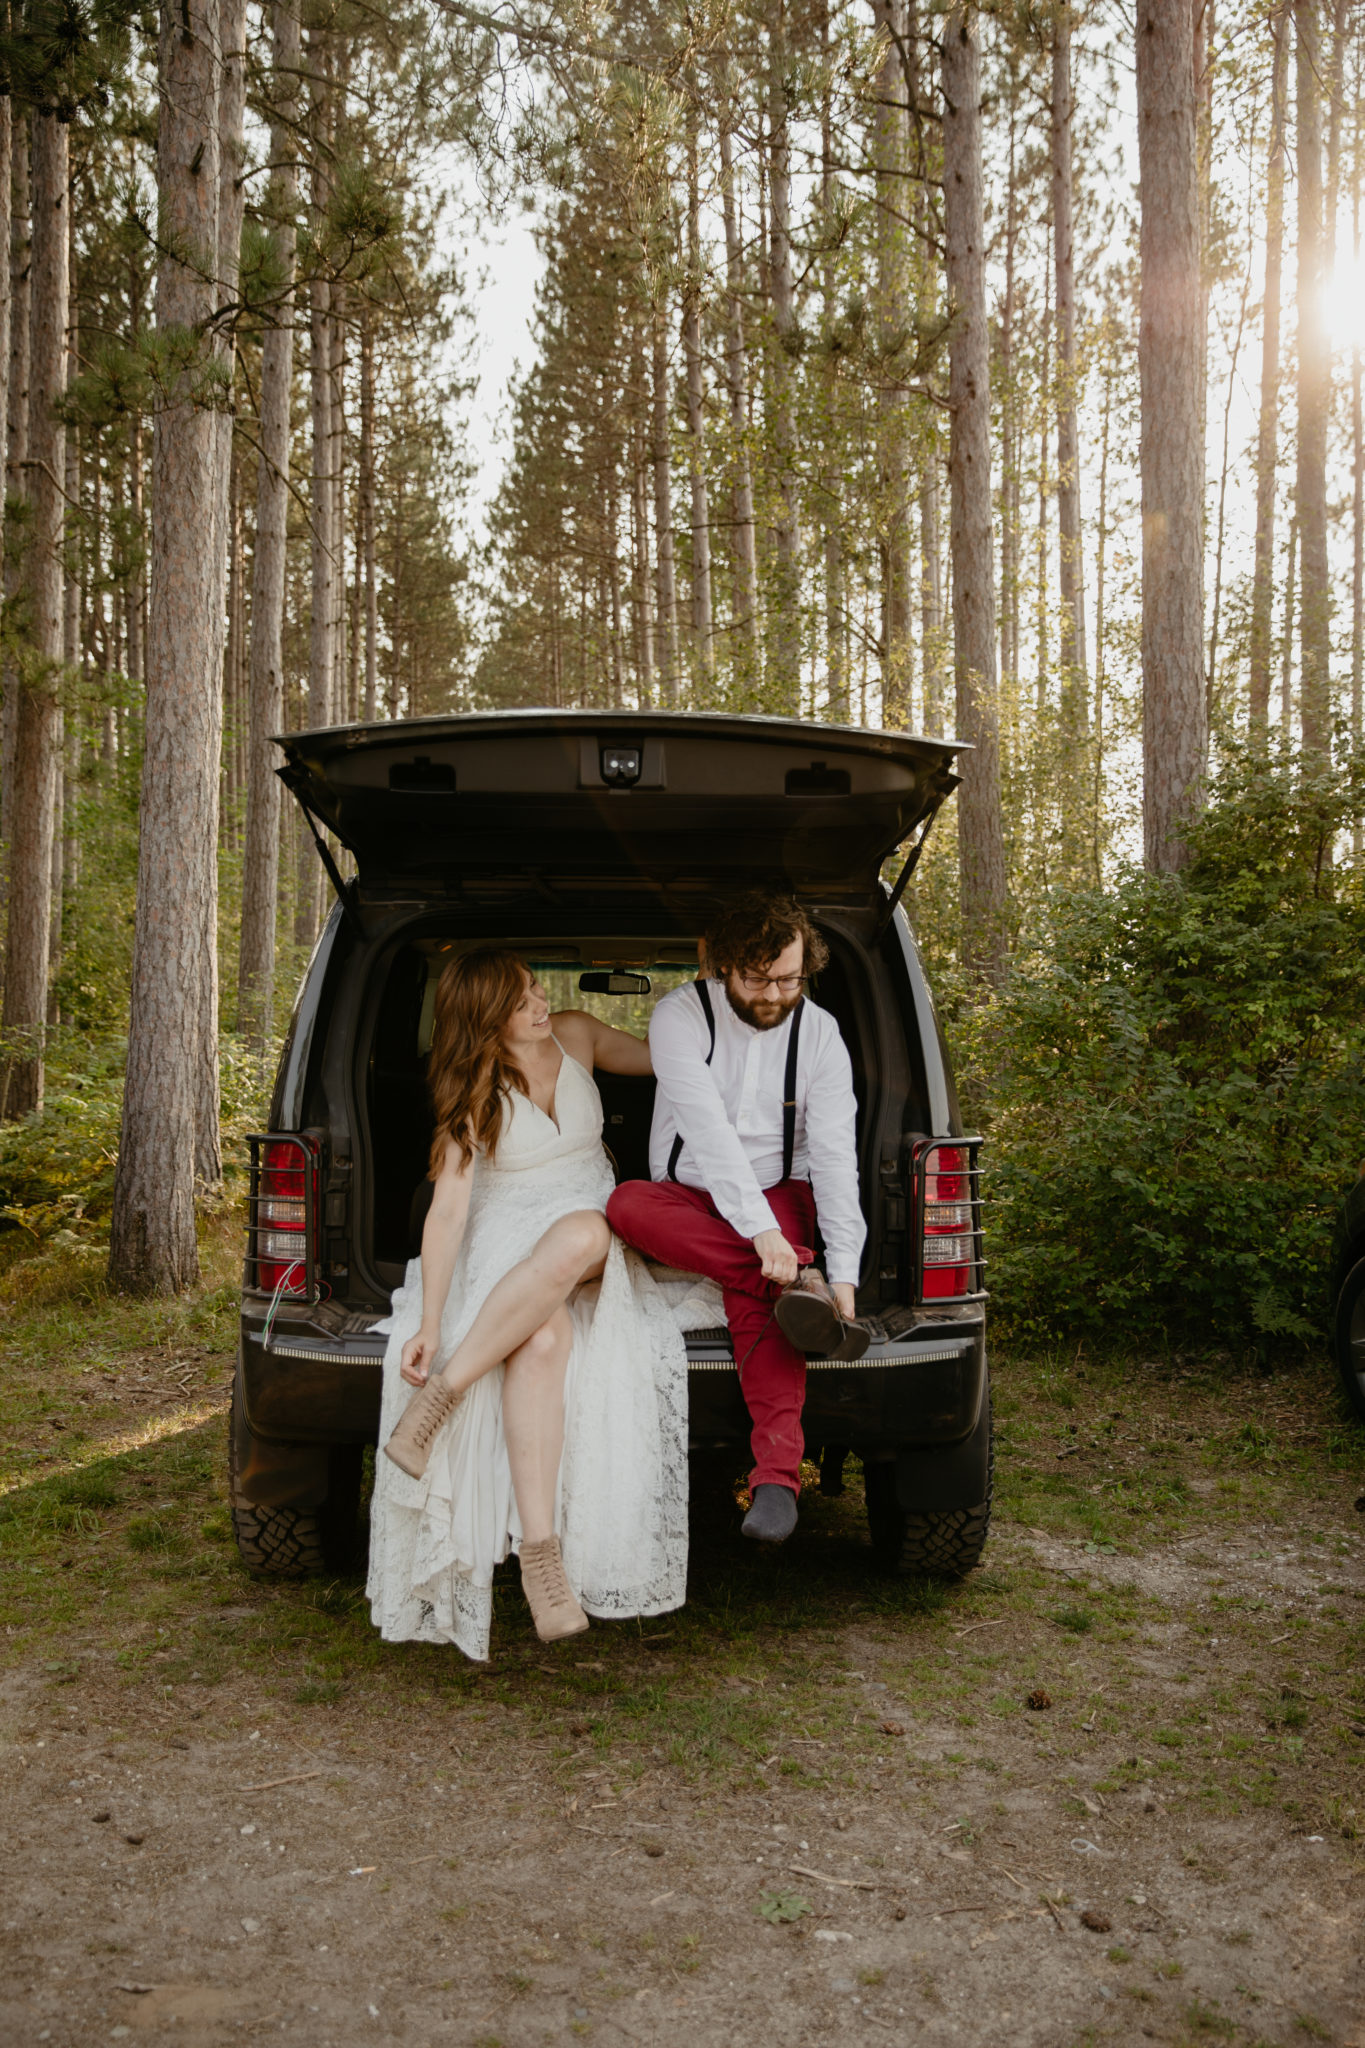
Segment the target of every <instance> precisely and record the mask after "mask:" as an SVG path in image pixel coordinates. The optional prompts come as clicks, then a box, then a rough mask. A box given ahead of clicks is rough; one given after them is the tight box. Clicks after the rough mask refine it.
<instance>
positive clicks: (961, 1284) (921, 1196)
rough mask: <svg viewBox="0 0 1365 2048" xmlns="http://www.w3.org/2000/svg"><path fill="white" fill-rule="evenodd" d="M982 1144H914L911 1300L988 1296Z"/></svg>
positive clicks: (957, 1140) (969, 1140) (971, 1140)
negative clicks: (984, 1237)
mask: <svg viewBox="0 0 1365 2048" xmlns="http://www.w3.org/2000/svg"><path fill="white" fill-rule="evenodd" d="M982 1143H983V1141H982V1139H981V1138H979V1137H951V1138H922V1137H921V1138H914V1139H912V1140H911V1141H910V1149H909V1159H908V1161H907V1169H908V1171H907V1177H908V1181H909V1188H908V1192H909V1196H910V1215H911V1227H910V1258H911V1298H912V1300H914V1301H915V1302H917V1303H924V1304H926V1305H927V1304H930V1303H936V1302H943V1303H944V1304H947V1303H949V1302H968V1301H981V1300H984V1298H985V1293H986V1288H985V1266H986V1260H985V1253H984V1250H983V1246H982V1232H981V1146H982Z"/></svg>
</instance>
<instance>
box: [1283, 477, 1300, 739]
mask: <svg viewBox="0 0 1365 2048" xmlns="http://www.w3.org/2000/svg"><path fill="white" fill-rule="evenodd" d="M1298 578H1299V515H1298V513H1297V512H1295V513H1294V514H1293V516H1292V517H1291V519H1290V521H1289V546H1288V548H1287V549H1286V550H1285V570H1284V631H1283V632H1282V634H1281V635H1280V745H1281V747H1282V748H1283V749H1284V750H1285V751H1288V749H1289V748H1290V747H1292V746H1293V744H1294V599H1295V596H1296V594H1297V592H1298V587H1299V582H1298Z"/></svg>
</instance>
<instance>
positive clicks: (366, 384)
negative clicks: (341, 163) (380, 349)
mask: <svg viewBox="0 0 1365 2048" xmlns="http://www.w3.org/2000/svg"><path fill="white" fill-rule="evenodd" d="M359 510H360V552H361V555H362V557H363V566H364V575H365V717H366V719H367V720H373V719H375V718H377V717H378V715H379V586H378V582H377V580H376V573H375V544H374V312H373V308H372V306H371V304H370V301H369V300H368V299H364V298H363V299H362V300H361V302H360V506H359Z"/></svg>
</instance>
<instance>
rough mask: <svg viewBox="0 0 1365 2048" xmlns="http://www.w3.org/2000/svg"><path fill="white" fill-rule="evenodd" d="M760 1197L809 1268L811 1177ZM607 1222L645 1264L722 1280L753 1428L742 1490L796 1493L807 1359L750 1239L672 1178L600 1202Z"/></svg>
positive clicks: (631, 1183)
mask: <svg viewBox="0 0 1365 2048" xmlns="http://www.w3.org/2000/svg"><path fill="white" fill-rule="evenodd" d="M765 1192H766V1194H767V1198H768V1202H769V1205H770V1207H771V1209H772V1212H773V1214H774V1216H776V1218H777V1222H778V1227H779V1228H780V1230H781V1231H782V1234H783V1236H784V1237H785V1238H786V1240H787V1242H788V1244H790V1245H791V1247H792V1249H793V1250H794V1251H795V1253H796V1256H797V1258H798V1259H799V1260H800V1261H801V1263H802V1265H803V1266H808V1265H809V1264H810V1263H811V1260H812V1258H813V1256H814V1254H813V1253H812V1251H811V1249H810V1244H811V1239H812V1237H813V1235H814V1230H815V1197H814V1195H813V1194H812V1193H811V1189H810V1183H809V1181H804V1180H784V1181H782V1182H780V1183H779V1185H778V1186H777V1187H775V1188H768V1189H766V1190H765ZM607 1221H608V1223H610V1225H611V1227H612V1229H613V1230H614V1231H615V1232H616V1235H617V1236H618V1237H619V1238H622V1239H623V1240H624V1241H625V1243H626V1244H628V1245H631V1246H633V1247H634V1249H635V1250H636V1251H637V1252H643V1253H644V1255H645V1257H646V1258H647V1259H658V1260H660V1261H661V1262H662V1263H663V1264H664V1265H666V1266H677V1267H679V1268H680V1269H681V1271H683V1272H684V1273H704V1274H705V1275H706V1277H707V1279H708V1280H718V1281H719V1282H720V1285H721V1288H722V1289H723V1291H724V1295H725V1320H726V1322H727V1323H728V1324H729V1326H730V1339H731V1342H732V1343H733V1345H734V1349H735V1363H736V1365H737V1366H738V1367H739V1384H740V1388H741V1390H742V1392H743V1394H744V1400H745V1405H746V1406H747V1408H748V1410H749V1415H750V1418H751V1420H752V1422H753V1425H754V1426H753V1433H752V1435H751V1437H750V1439H749V1441H750V1446H751V1448H752V1450H753V1454H754V1469H753V1471H752V1472H751V1473H750V1475H749V1484H750V1485H751V1486H789V1487H790V1488H791V1490H792V1492H793V1493H799V1492H800V1491H801V1459H802V1455H803V1453H804V1450H805V1439H804V1438H803V1436H802V1434H801V1409H802V1405H803V1403H804V1401H805V1398H806V1361H805V1358H804V1357H803V1355H802V1353H801V1352H799V1351H798V1350H797V1349H796V1346H795V1345H794V1344H789V1343H788V1341H787V1339H786V1338H785V1337H784V1336H783V1334H782V1332H781V1330H779V1329H778V1327H777V1322H776V1320H775V1318H774V1316H773V1312H772V1308H773V1303H774V1301H775V1300H776V1299H777V1296H778V1294H779V1293H780V1292H781V1289H780V1288H779V1286H778V1284H777V1282H776V1281H775V1280H765V1279H764V1277H763V1268H762V1265H761V1263H760V1261H759V1256H758V1253H757V1252H756V1251H755V1250H754V1248H753V1244H752V1242H751V1241H750V1239H748V1238H747V1237H741V1236H740V1234H739V1232H738V1231H737V1230H735V1229H733V1228H732V1227H731V1226H730V1224H728V1223H727V1222H726V1221H725V1219H724V1217H723V1216H721V1215H720V1214H719V1213H718V1212H717V1209H716V1205H715V1203H714V1202H713V1201H712V1200H711V1197H710V1196H709V1195H707V1194H703V1193H702V1191H701V1189H700V1188H685V1187H682V1186H681V1185H680V1184H679V1183H678V1182H677V1181H671V1180H628V1181H625V1182H623V1184H622V1185H621V1186H620V1187H619V1188H617V1190H616V1192H615V1193H614V1194H613V1195H612V1196H611V1198H610V1200H609V1201H608V1203H607Z"/></svg>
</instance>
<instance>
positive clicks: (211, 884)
mask: <svg viewBox="0 0 1365 2048" xmlns="http://www.w3.org/2000/svg"><path fill="white" fill-rule="evenodd" d="M218 32H219V50H220V53H221V54H220V60H219V61H220V73H219V80H218V222H217V251H218V266H217V267H218V278H217V290H216V301H217V305H218V307H219V309H220V310H221V312H222V313H223V314H224V315H225V316H226V324H225V325H224V327H222V328H221V329H220V331H219V334H218V337H217V340H216V344H215V345H216V352H217V354H218V357H219V360H220V362H221V364H222V367H223V371H224V374H225V375H226V377H227V378H228V380H229V382H228V390H229V393H230V392H231V389H232V385H231V378H232V369H233V363H234V361H235V357H236V327H235V322H234V320H233V315H232V308H234V307H235V305H236V303H237V293H238V284H239V273H240V266H241V251H242V208H243V200H244V192H243V186H242V166H243V162H244V159H245V154H246V152H245V146H244V141H243V134H242V125H243V120H244V116H245V111H246V0H219V21H218ZM214 428H215V447H214V492H215V505H214V513H215V524H216V528H217V536H218V539H217V559H216V562H215V564H214V566H215V569H216V571H217V576H218V592H217V605H216V619H215V638H216V646H215V650H214V651H215V654H216V657H217V659H216V660H215V663H214V666H213V670H212V675H213V689H212V692H211V696H210V702H209V705H208V707H207V708H208V712H209V718H210V721H211V722H210V729H209V733H208V738H207V745H208V753H209V769H210V774H209V788H210V791H211V794H212V805H213V816H212V821H211V825H210V828H209V834H208V845H207V847H206V849H205V859H204V863H203V867H202V869H201V870H200V871H199V874H198V879H199V882H200V887H201V890H202V894H201V896H200V900H199V904H198V906H197V910H196V922H197V924H198V928H199V936H200V954H199V1035H198V1056H197V1064H196V1074H195V1114H194V1172H195V1179H196V1180H197V1181H198V1182H199V1183H200V1184H201V1185H202V1186H203V1187H206V1188H215V1187H217V1186H218V1184H219V1182H220V1181H221V1180H222V1178H223V1148H222V1137H221V1133H220V1130H219V1121H218V1102H219V1065H218V807H219V791H220V788H221V778H220V775H219V764H220V762H221V759H222V753H223V688H222V678H223V670H222V651H223V611H224V601H225V597H226V583H227V572H228V556H229V553H230V550H231V545H232V535H231V483H232V431H233V415H232V406H231V402H230V399H229V402H228V403H227V404H226V405H224V406H223V407H222V408H221V409H220V410H219V411H218V412H217V413H216V414H215V416H214Z"/></svg>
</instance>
